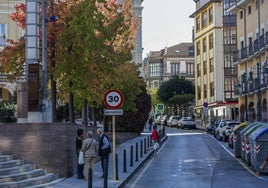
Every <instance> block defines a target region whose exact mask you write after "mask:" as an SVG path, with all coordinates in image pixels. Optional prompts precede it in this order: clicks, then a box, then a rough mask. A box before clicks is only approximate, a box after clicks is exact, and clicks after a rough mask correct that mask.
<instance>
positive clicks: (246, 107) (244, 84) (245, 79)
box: [241, 73, 248, 121]
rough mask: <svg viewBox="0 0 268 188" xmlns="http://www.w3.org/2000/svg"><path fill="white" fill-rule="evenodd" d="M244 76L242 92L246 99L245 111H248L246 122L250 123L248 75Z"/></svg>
mask: <svg viewBox="0 0 268 188" xmlns="http://www.w3.org/2000/svg"><path fill="white" fill-rule="evenodd" d="M241 76H242V92H244V97H245V111H246V121H248V96H247V92H248V84H247V74H246V73H244V74H242V75H241Z"/></svg>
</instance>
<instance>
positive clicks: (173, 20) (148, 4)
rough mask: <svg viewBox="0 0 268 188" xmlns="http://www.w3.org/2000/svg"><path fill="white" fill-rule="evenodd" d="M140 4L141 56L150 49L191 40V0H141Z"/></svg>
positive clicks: (157, 49) (192, 20)
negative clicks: (141, 9)
mask: <svg viewBox="0 0 268 188" xmlns="http://www.w3.org/2000/svg"><path fill="white" fill-rule="evenodd" d="M142 6H143V11H142V45H143V48H144V50H143V58H145V57H146V55H147V54H148V53H149V52H150V51H159V50H161V49H163V48H165V47H170V46H173V45H176V44H179V43H182V42H192V28H193V26H194V19H192V18H189V16H190V15H191V14H192V13H194V11H195V2H194V1H193V0H143V3H142Z"/></svg>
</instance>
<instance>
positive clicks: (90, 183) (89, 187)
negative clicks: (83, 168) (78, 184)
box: [88, 168, 93, 188]
mask: <svg viewBox="0 0 268 188" xmlns="http://www.w3.org/2000/svg"><path fill="white" fill-rule="evenodd" d="M92 175H93V174H92V168H89V169H88V188H92Z"/></svg>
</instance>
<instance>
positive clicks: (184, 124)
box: [177, 117, 196, 129]
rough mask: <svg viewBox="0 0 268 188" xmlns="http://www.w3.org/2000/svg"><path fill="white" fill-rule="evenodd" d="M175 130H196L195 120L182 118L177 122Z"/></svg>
mask: <svg viewBox="0 0 268 188" xmlns="http://www.w3.org/2000/svg"><path fill="white" fill-rule="evenodd" d="M177 128H178V129H179V128H181V129H184V128H188V129H196V123H195V120H194V119H193V118H192V117H183V118H181V119H180V120H179V122H178V126H177Z"/></svg>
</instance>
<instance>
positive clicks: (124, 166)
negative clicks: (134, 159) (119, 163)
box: [123, 149, 127, 173]
mask: <svg viewBox="0 0 268 188" xmlns="http://www.w3.org/2000/svg"><path fill="white" fill-rule="evenodd" d="M125 172H127V152H126V150H125V149H124V156H123V173H125Z"/></svg>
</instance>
